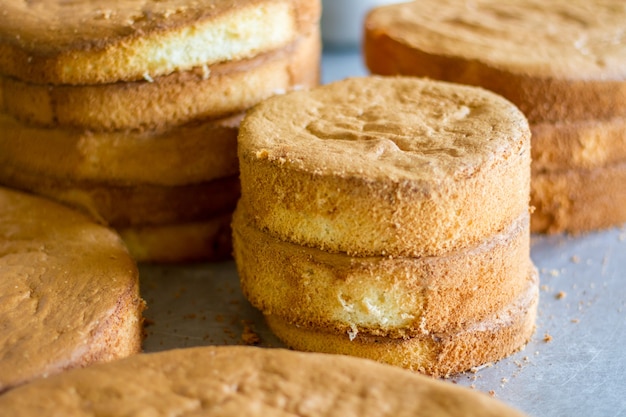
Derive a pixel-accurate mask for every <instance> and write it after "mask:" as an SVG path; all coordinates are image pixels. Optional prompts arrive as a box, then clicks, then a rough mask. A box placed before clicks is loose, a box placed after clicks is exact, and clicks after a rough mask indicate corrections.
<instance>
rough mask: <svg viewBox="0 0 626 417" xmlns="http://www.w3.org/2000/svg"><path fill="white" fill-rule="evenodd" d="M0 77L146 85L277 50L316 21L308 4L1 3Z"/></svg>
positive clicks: (239, 0) (315, 5)
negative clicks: (139, 82) (174, 74)
mask: <svg viewBox="0 0 626 417" xmlns="http://www.w3.org/2000/svg"><path fill="white" fill-rule="evenodd" d="M0 9H2V11H3V13H2V14H1V15H0V28H1V29H0V73H1V74H3V75H7V76H12V77H15V78H19V79H22V80H24V81H29V82H34V83H41V84H46V83H51V84H100V83H112V82H117V81H133V80H140V79H152V78H155V77H158V76H161V75H166V74H169V73H172V72H175V71H185V70H189V69H191V68H193V67H197V66H202V65H211V64H214V63H218V62H222V61H228V60H237V59H242V58H247V57H251V56H254V55H257V54H259V53H263V52H266V51H269V50H272V49H276V48H280V47H282V46H285V45H287V44H289V43H290V42H291V41H293V39H295V37H296V34H297V33H298V31H299V30H300V29H301V28H302V27H306V26H309V25H310V24H311V23H312V22H316V21H317V19H318V18H319V11H320V10H319V9H320V2H318V1H309V0H296V1H292V0H213V1H206V0H205V1H197V2H191V3H190V2H189V1H186V0H164V1H157V0H150V1H143V0H142V1H140V0H124V1H123V2H118V3H116V5H115V7H114V8H113V7H111V3H110V2H108V1H105V0H97V1H72V2H66V1H60V0H55V1H45V2H36V3H30V2H19V1H12V0H3V1H2V2H1V3H0Z"/></svg>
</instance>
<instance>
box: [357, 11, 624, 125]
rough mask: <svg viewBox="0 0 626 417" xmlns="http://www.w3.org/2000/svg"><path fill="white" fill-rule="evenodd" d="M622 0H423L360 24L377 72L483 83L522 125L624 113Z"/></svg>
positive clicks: (373, 15) (377, 14)
mask: <svg viewBox="0 0 626 417" xmlns="http://www.w3.org/2000/svg"><path fill="white" fill-rule="evenodd" d="M625 18H626V3H624V2H622V1H620V0H601V1H594V2H589V1H586V0H576V1H570V0H558V1H548V2H546V1H543V0H523V1H517V0H507V1H500V0H478V1H472V2H471V3H468V2H459V1H455V0H443V1H440V0H425V1H415V2H408V3H403V4H398V5H391V6H385V7H381V8H379V9H377V10H376V11H374V12H373V13H371V14H370V15H369V16H368V17H367V19H366V22H365V40H364V55H365V61H366V63H367V66H368V67H369V69H370V70H371V71H372V72H374V73H377V74H407V75H418V76H426V77H431V78H434V79H441V80H446V81H453V82H459V83H464V84H470V85H477V86H482V87H485V88H487V89H489V90H492V91H494V92H497V93H498V94H501V95H503V96H504V97H506V98H508V99H509V100H511V101H512V102H513V103H515V104H516V105H517V106H519V108H520V109H521V110H522V111H523V112H524V114H525V115H526V116H527V117H528V119H529V121H530V122H531V123H539V122H556V121H575V120H586V119H593V118H598V119H607V118H612V117H616V116H619V117H624V116H625V115H626V82H625V79H626V59H625V58H626V46H625V45H626V43H625V42H624V30H623V27H624V23H623V22H624V19H625Z"/></svg>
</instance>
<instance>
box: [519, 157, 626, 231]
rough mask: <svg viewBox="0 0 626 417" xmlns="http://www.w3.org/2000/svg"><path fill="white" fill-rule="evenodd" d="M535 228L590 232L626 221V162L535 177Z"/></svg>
mask: <svg viewBox="0 0 626 417" xmlns="http://www.w3.org/2000/svg"><path fill="white" fill-rule="evenodd" d="M531 205H532V206H534V207H535V211H534V212H533V214H532V217H531V230H532V231H533V232H537V233H546V232H547V233H560V232H570V233H577V232H586V231H592V230H598V229H605V228H609V227H612V226H619V225H621V224H623V223H625V222H626V162H620V163H617V164H612V165H607V166H604V167H600V168H594V169H570V170H564V171H553V172H540V173H536V174H535V175H534V177H533V183H532V192H531Z"/></svg>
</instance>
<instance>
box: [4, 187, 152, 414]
mask: <svg viewBox="0 0 626 417" xmlns="http://www.w3.org/2000/svg"><path fill="white" fill-rule="evenodd" d="M0 276H1V277H2V279H0V294H1V296H0V299H1V300H2V302H0V328H2V332H0V391H4V390H7V389H9V388H12V387H14V386H17V385H20V384H23V383H25V382H28V381H31V380H33V379H35V378H38V377H44V376H48V375H52V374H55V373H58V372H60V371H62V370H65V369H68V368H75V367H81V366H85V365H88V364H92V363H95V362H103V361H110V360H113V359H119V358H121V357H124V356H128V355H131V354H134V353H137V352H138V351H140V349H141V340H142V318H141V313H142V311H143V308H144V302H143V300H142V299H141V298H140V296H139V284H138V272H137V269H136V266H135V263H134V261H133V260H132V259H131V258H130V256H129V255H128V252H127V250H126V249H125V247H124V245H123V244H122V242H121V240H120V238H119V237H118V236H117V235H116V234H115V233H114V232H112V231H111V230H109V229H107V228H104V227H102V226H100V225H97V224H95V223H93V222H92V221H90V220H89V219H88V218H86V217H84V216H83V215H81V214H79V213H76V212H75V211H72V210H70V209H68V208H66V207H63V206H61V205H59V204H57V203H53V202H51V201H48V200H45V199H43V198H40V197H34V196H30V195H27V194H22V193H19V192H16V191H12V190H8V189H4V188H2V189H0ZM0 408H2V407H0ZM2 409H3V411H4V408H2Z"/></svg>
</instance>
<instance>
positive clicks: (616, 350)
mask: <svg viewBox="0 0 626 417" xmlns="http://www.w3.org/2000/svg"><path fill="white" fill-rule="evenodd" d="M365 74H366V72H365V69H364V68H363V66H362V63H361V59H360V56H359V54H358V52H356V51H344V52H332V53H330V52H326V53H324V56H323V61H322V79H323V81H324V82H329V81H333V80H336V79H342V78H345V77H348V76H359V75H365ZM625 186H626V185H625ZM531 256H532V258H533V261H534V262H535V265H536V266H537V268H538V269H539V271H540V285H541V291H540V297H541V298H540V305H539V316H538V319H537V329H536V331H535V334H534V337H533V338H532V340H531V341H530V342H529V343H528V345H527V346H526V347H525V348H524V349H523V350H522V351H520V352H518V353H516V354H514V355H512V356H511V357H509V358H506V359H503V360H501V361H499V362H496V363H493V364H488V365H486V366H483V367H481V368H480V369H475V370H473V371H471V372H467V373H464V374H461V375H457V376H455V377H452V378H450V379H448V381H450V382H451V383H456V384H459V385H463V386H467V387H470V388H473V389H476V390H479V391H482V392H485V393H489V394H490V395H493V396H494V397H496V398H498V399H500V400H502V401H504V402H506V403H508V404H510V405H512V406H514V407H516V408H518V409H520V410H522V411H524V412H526V413H527V414H529V415H530V416H535V417H540V416H541V417H551V416H570V417H571V416H585V417H590V416H611V417H618V416H626V227H622V228H614V229H611V230H608V231H602V232H597V233H589V234H585V235H581V236H567V235H556V236H533V237H532V246H531ZM140 276H141V287H142V288H141V289H142V294H143V297H144V298H145V299H146V301H147V303H148V310H146V312H145V316H146V318H147V320H148V324H149V325H148V327H147V328H146V332H147V337H146V340H145V343H144V350H145V351H146V352H156V351H161V350H166V349H173V348H181V347H191V346H200V345H236V344H256V345H259V346H265V347H284V345H283V344H282V343H281V342H280V341H279V340H278V339H276V337H274V336H273V335H272V333H271V332H270V331H269V330H268V328H267V326H266V325H265V323H264V321H263V317H262V315H261V314H260V313H259V312H258V311H257V310H255V309H254V308H253V307H252V306H251V305H250V304H249V303H248V302H247V301H246V299H245V298H244V297H243V295H242V293H241V290H240V288H239V281H238V276H237V272H236V268H235V265H234V262H232V261H228V262H220V263H215V264H193V265H181V266H156V265H140Z"/></svg>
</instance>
